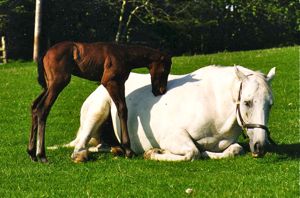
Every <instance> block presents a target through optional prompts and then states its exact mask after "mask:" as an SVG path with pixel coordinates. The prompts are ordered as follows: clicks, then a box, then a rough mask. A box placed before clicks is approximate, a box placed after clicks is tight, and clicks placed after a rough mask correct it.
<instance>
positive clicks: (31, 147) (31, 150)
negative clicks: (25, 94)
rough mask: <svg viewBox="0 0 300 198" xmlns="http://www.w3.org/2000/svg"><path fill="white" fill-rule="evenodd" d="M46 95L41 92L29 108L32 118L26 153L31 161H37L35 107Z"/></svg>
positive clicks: (44, 91)
mask: <svg viewBox="0 0 300 198" xmlns="http://www.w3.org/2000/svg"><path fill="white" fill-rule="evenodd" d="M45 93H46V90H43V92H42V93H41V94H40V95H39V96H38V97H37V98H36V99H35V100H34V101H33V103H32V106H31V116H32V124H31V132H30V138H29V143H28V147H27V153H28V154H29V155H30V158H31V160H32V161H37V157H36V136H37V125H38V120H37V114H36V107H37V105H38V104H39V103H40V101H41V100H42V98H43V97H44V95H45Z"/></svg>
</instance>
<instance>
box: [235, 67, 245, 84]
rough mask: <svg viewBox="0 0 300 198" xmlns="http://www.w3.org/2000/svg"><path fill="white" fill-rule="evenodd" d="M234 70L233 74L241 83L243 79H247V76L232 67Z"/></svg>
mask: <svg viewBox="0 0 300 198" xmlns="http://www.w3.org/2000/svg"><path fill="white" fill-rule="evenodd" d="M234 69H235V74H236V76H237V77H238V79H239V80H240V81H243V80H244V79H246V78H247V76H246V75H245V74H243V72H241V71H240V70H239V68H238V67H237V66H234Z"/></svg>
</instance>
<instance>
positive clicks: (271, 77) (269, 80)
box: [267, 67, 276, 82]
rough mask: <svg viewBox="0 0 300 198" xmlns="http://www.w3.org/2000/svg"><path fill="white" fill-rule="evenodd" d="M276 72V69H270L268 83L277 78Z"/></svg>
mask: <svg viewBox="0 0 300 198" xmlns="http://www.w3.org/2000/svg"><path fill="white" fill-rule="evenodd" d="M275 71H276V67H273V68H272V69H270V71H269V73H268V75H267V81H268V82H271V81H272V80H273V78H274V77H275Z"/></svg>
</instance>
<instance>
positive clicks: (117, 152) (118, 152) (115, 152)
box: [110, 146, 124, 156]
mask: <svg viewBox="0 0 300 198" xmlns="http://www.w3.org/2000/svg"><path fill="white" fill-rule="evenodd" d="M110 151H111V152H112V154H113V155H114V156H123V155H124V150H123V149H122V148H121V147H120V146H113V147H111V150H110Z"/></svg>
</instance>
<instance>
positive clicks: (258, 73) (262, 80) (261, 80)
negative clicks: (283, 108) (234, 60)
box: [211, 65, 272, 93]
mask: <svg viewBox="0 0 300 198" xmlns="http://www.w3.org/2000/svg"><path fill="white" fill-rule="evenodd" d="M234 66H235V67H237V68H238V69H239V70H240V71H241V72H243V73H244V74H245V75H253V76H255V77H256V80H257V81H258V82H259V84H260V85H262V86H264V88H266V90H268V92H270V93H272V91H271V87H270V85H269V83H268V81H267V76H266V75H265V74H264V73H262V72H261V71H253V70H251V69H248V68H245V67H243V66H241V65H234ZM211 68H223V69H226V68H227V69H230V68H231V69H232V68H233V67H232V66H225V67H224V66H220V65H211Z"/></svg>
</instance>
